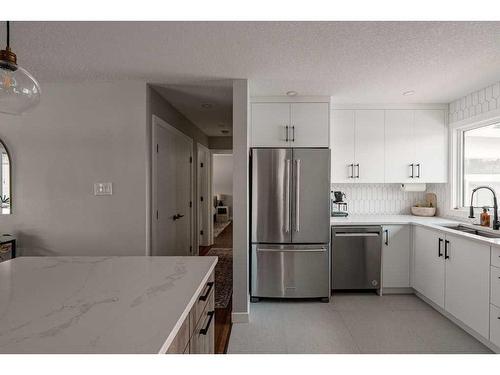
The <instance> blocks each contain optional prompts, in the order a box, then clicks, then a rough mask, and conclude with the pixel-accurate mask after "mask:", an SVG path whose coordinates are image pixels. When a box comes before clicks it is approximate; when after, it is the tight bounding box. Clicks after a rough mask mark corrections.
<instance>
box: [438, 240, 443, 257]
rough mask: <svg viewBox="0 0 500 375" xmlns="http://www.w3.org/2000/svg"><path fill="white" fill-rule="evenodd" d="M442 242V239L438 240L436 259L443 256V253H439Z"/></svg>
mask: <svg viewBox="0 0 500 375" xmlns="http://www.w3.org/2000/svg"><path fill="white" fill-rule="evenodd" d="M442 242H443V239H442V238H440V239H439V241H438V258H440V257H442V256H443V253H442V252H441V243H442Z"/></svg>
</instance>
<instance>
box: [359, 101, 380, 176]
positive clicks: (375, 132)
mask: <svg viewBox="0 0 500 375" xmlns="http://www.w3.org/2000/svg"><path fill="white" fill-rule="evenodd" d="M355 125H356V126H355V128H356V132H355V136H354V139H355V145H354V161H355V180H356V182H371V183H376V182H384V111H383V110H356V113H355Z"/></svg>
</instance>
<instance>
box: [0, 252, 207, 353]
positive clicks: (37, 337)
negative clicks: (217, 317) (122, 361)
mask: <svg viewBox="0 0 500 375" xmlns="http://www.w3.org/2000/svg"><path fill="white" fill-rule="evenodd" d="M216 263H217V258H216V257H140V256H138V257H107V258H106V257H20V258H16V259H13V260H10V261H6V262H3V263H0V353H164V352H166V350H167V349H168V347H169V345H170V344H171V342H172V340H173V338H174V337H175V335H176V334H177V332H178V330H179V328H180V326H181V324H182V322H183V321H184V318H185V317H186V316H187V315H188V314H189V311H190V310H191V307H192V306H193V304H194V302H195V300H196V296H197V295H198V294H199V293H200V292H201V291H202V289H203V287H204V286H205V284H206V282H207V280H208V277H209V276H210V274H211V272H212V271H213V269H214V267H215V264H216Z"/></svg>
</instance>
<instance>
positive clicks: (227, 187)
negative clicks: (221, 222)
mask: <svg viewBox="0 0 500 375" xmlns="http://www.w3.org/2000/svg"><path fill="white" fill-rule="evenodd" d="M212 172H213V185H214V188H213V195H220V194H225V195H229V196H231V197H230V198H228V202H224V203H225V204H227V205H228V206H229V213H230V215H232V212H233V200H232V196H233V155H232V154H214V155H213V160H212Z"/></svg>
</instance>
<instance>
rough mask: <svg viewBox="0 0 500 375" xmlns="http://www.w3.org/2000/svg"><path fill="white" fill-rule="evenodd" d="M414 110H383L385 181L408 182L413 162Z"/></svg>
mask: <svg viewBox="0 0 500 375" xmlns="http://www.w3.org/2000/svg"><path fill="white" fill-rule="evenodd" d="M413 118H414V111H408V110H387V111H385V144H386V145H387V147H385V182H388V183H409V182H415V181H414V179H413V178H411V164H412V163H415V142H414V140H413Z"/></svg>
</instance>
